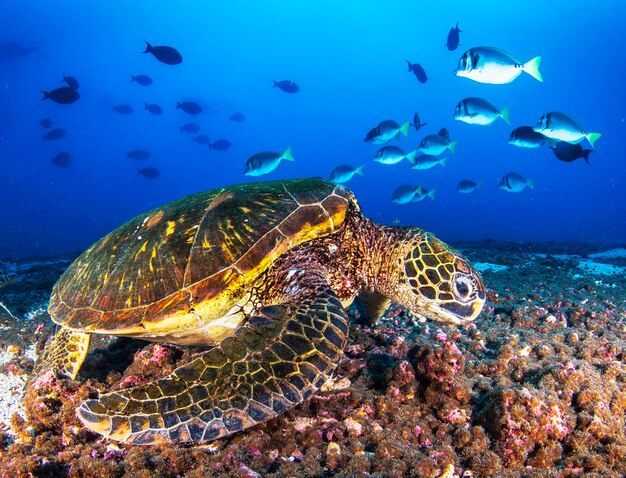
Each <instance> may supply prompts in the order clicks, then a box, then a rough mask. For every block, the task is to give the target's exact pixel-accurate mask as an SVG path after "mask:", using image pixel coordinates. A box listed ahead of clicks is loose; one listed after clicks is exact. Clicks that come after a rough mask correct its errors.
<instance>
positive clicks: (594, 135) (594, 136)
mask: <svg viewBox="0 0 626 478" xmlns="http://www.w3.org/2000/svg"><path fill="white" fill-rule="evenodd" d="M600 136H602V134H601V133H587V134H586V135H585V137H586V138H587V141H589V144H590V145H591V147H592V148H595V144H596V141H598V140H599V139H600Z"/></svg>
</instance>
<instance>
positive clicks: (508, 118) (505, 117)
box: [500, 106, 511, 125]
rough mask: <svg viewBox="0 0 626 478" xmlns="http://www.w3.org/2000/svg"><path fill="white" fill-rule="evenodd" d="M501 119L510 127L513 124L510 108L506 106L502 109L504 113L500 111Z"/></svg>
mask: <svg viewBox="0 0 626 478" xmlns="http://www.w3.org/2000/svg"><path fill="white" fill-rule="evenodd" d="M500 118H502V119H503V120H504V121H506V124H508V125H510V124H511V110H510V109H509V107H508V106H505V107H504V108H502V111H500Z"/></svg>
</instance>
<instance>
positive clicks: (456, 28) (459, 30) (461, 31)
mask: <svg viewBox="0 0 626 478" xmlns="http://www.w3.org/2000/svg"><path fill="white" fill-rule="evenodd" d="M454 29H455V30H456V31H458V32H460V33H463V30H461V29H459V21H458V20H457V21H456V27H454Z"/></svg>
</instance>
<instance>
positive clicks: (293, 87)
mask: <svg viewBox="0 0 626 478" xmlns="http://www.w3.org/2000/svg"><path fill="white" fill-rule="evenodd" d="M272 81H273V82H274V85H273V86H272V88H278V89H280V90H283V91H284V92H285V93H297V92H298V91H300V87H299V86H298V85H297V84H296V82H295V81H291V80H281V81H275V80H272Z"/></svg>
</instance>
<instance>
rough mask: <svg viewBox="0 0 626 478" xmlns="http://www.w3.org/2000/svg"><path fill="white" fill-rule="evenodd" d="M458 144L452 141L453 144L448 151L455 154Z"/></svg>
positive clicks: (449, 145) (450, 144)
mask: <svg viewBox="0 0 626 478" xmlns="http://www.w3.org/2000/svg"><path fill="white" fill-rule="evenodd" d="M457 144H459V142H458V141H452V142H451V143H448V149H449V150H450V152H451V153H454V152H455V151H456V145H457Z"/></svg>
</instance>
